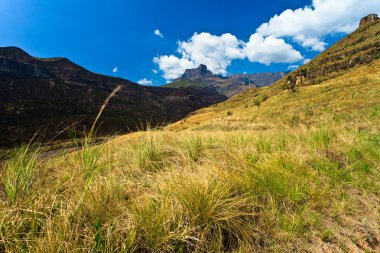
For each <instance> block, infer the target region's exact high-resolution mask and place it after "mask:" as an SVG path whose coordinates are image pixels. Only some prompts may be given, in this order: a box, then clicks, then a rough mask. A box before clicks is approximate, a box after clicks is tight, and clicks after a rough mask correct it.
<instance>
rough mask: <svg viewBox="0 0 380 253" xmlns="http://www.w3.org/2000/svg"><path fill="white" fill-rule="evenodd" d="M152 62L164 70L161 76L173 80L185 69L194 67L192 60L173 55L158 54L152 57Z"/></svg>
mask: <svg viewBox="0 0 380 253" xmlns="http://www.w3.org/2000/svg"><path fill="white" fill-rule="evenodd" d="M153 62H154V63H156V64H157V65H158V67H159V69H160V70H162V71H163V72H164V75H163V78H165V79H166V80H173V79H175V78H177V77H179V76H181V75H182V74H183V73H184V72H185V70H186V69H191V68H195V64H194V62H192V61H190V60H189V59H185V58H178V57H177V56H174V55H169V56H168V55H162V56H158V57H155V58H154V59H153Z"/></svg>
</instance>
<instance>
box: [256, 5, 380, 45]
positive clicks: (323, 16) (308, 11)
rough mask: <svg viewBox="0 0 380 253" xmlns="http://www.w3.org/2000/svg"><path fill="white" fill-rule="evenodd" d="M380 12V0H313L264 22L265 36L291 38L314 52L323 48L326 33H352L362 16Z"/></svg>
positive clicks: (261, 30) (261, 28)
mask: <svg viewBox="0 0 380 253" xmlns="http://www.w3.org/2000/svg"><path fill="white" fill-rule="evenodd" d="M373 12H375V13H380V1H378V0H344V1H342V0H313V2H312V4H311V6H306V7H304V8H300V9H296V10H290V9H289V10H286V11H284V12H282V13H281V14H279V15H275V16H274V17H272V18H271V19H270V20H269V22H267V23H264V24H262V25H261V26H260V27H259V28H258V29H257V32H258V33H259V34H261V35H262V36H274V37H277V38H281V37H292V38H293V39H294V41H295V42H297V43H299V44H300V45H301V46H303V47H305V48H309V49H312V50H314V51H323V50H324V49H325V48H326V45H327V44H326V43H325V42H324V41H323V37H324V36H325V35H327V34H336V33H350V32H352V31H353V30H355V29H356V28H357V27H358V22H359V20H360V18H362V17H364V16H366V15H367V14H369V13H373Z"/></svg>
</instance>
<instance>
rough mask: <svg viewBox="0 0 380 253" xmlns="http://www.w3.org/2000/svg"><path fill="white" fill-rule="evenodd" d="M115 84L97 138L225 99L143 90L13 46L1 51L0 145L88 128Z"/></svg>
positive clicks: (205, 92) (186, 92) (166, 119)
mask: <svg viewBox="0 0 380 253" xmlns="http://www.w3.org/2000/svg"><path fill="white" fill-rule="evenodd" d="M117 85H121V86H122V89H121V91H120V92H119V93H118V94H117V95H116V96H115V97H114V98H112V100H111V102H110V104H109V105H108V107H107V108H106V110H105V112H104V114H103V115H102V118H101V127H100V128H99V133H101V134H109V133H114V132H126V131H129V130H136V129H138V128H143V127H144V126H145V125H146V124H147V123H149V124H151V125H153V126H155V125H162V124H165V123H167V122H172V121H176V120H178V119H180V118H182V117H184V116H186V115H187V114H188V113H190V112H192V111H194V110H197V109H199V108H202V107H205V106H208V105H211V104H213V103H217V102H221V101H223V100H225V96H223V95H220V94H218V93H216V92H215V91H213V90H203V91H199V90H197V89H194V88H191V87H189V88H186V89H183V90H180V91H179V90H177V89H164V88H159V87H144V86H140V85H137V84H135V83H133V82H130V81H128V80H124V79H121V78H114V77H109V76H104V75H100V74H96V73H93V72H90V71H88V70H86V69H84V68H83V67H81V66H79V65H77V64H75V63H73V62H71V61H70V60H68V59H66V58H49V59H41V58H36V57H32V56H30V55H29V54H27V53H26V52H24V51H23V50H21V49H19V48H16V47H5V48H0V137H1V141H0V145H7V144H11V143H19V142H20V141H28V140H29V139H30V138H31V136H33V134H34V133H35V132H36V131H39V134H38V138H41V139H49V138H51V137H53V136H55V135H56V134H57V133H58V132H59V131H61V130H63V129H64V128H66V127H67V126H70V125H72V124H75V125H76V129H78V130H80V131H82V130H83V128H85V127H87V128H88V127H89V126H90V125H91V124H92V122H93V120H94V118H95V115H96V114H97V112H98V110H99V108H100V106H101V104H102V103H103V101H104V99H105V98H106V97H107V96H108V94H109V93H110V92H111V91H112V90H113V89H114V88H115V87H116V86H117ZM65 134H66V136H67V134H68V132H67V133H65ZM62 137H65V135H62Z"/></svg>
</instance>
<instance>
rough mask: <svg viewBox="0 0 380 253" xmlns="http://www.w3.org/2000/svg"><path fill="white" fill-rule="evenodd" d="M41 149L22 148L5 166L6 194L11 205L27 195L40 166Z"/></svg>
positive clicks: (14, 152) (14, 153)
mask: <svg viewBox="0 0 380 253" xmlns="http://www.w3.org/2000/svg"><path fill="white" fill-rule="evenodd" d="M39 157H40V149H39V148H32V147H30V146H29V145H28V146H22V147H21V148H18V149H15V150H14V151H13V152H12V153H11V155H10V158H9V160H8V161H7V162H6V166H5V179H4V185H5V192H6V196H7V198H8V201H9V202H10V203H13V202H14V201H15V200H16V199H17V197H19V196H21V195H26V194H27V193H28V191H29V188H30V186H31V184H32V180H33V174H34V172H35V171H36V169H37V167H38V165H39Z"/></svg>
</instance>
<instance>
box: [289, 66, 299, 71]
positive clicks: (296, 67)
mask: <svg viewBox="0 0 380 253" xmlns="http://www.w3.org/2000/svg"><path fill="white" fill-rule="evenodd" d="M298 68H299V65H290V66H289V67H288V70H290V71H293V70H295V69H298Z"/></svg>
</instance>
